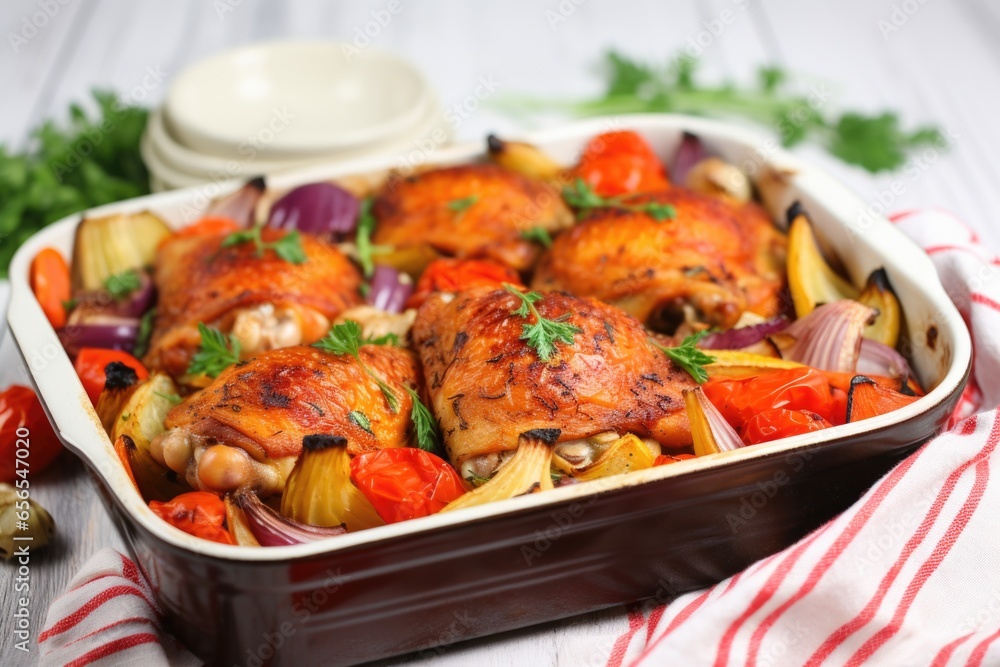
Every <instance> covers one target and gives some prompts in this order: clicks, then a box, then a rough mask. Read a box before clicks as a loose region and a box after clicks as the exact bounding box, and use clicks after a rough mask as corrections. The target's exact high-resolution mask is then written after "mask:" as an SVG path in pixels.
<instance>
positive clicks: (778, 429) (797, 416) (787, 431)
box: [740, 408, 833, 445]
mask: <svg viewBox="0 0 1000 667" xmlns="http://www.w3.org/2000/svg"><path fill="white" fill-rule="evenodd" d="M832 425H833V424H831V423H830V422H828V421H827V420H825V419H823V418H822V417H820V416H819V415H818V414H816V413H815V412H810V411H809V410H785V409H784V408H777V409H775V410H765V411H764V412H758V413H757V414H755V415H754V416H753V417H751V418H750V421H748V422H747V423H746V425H745V426H744V427H743V429H742V430H741V431H740V438H742V439H743V442H745V443H747V444H748V445H757V444H760V443H762V442H771V441H772V440H779V439H781V438H788V437H791V436H793V435H799V434H801V433H809V432H810V431H820V430H822V429H824V428H830V427H831V426H832Z"/></svg>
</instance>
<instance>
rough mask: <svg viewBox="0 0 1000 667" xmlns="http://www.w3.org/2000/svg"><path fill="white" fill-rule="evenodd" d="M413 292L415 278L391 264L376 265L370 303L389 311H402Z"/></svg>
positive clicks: (370, 291) (369, 294)
mask: <svg viewBox="0 0 1000 667" xmlns="http://www.w3.org/2000/svg"><path fill="white" fill-rule="evenodd" d="M411 294H413V279H412V278H410V276H408V275H407V274H405V273H401V272H399V271H397V270H396V269H394V268H392V267H391V266H384V265H382V264H379V265H378V266H376V267H375V275H374V276H373V277H372V285H371V290H369V292H368V303H370V304H371V305H373V306H375V307H376V308H379V309H381V310H384V311H385V312H387V313H401V312H403V308H404V307H405V304H406V301H407V300H408V299H409V298H410V295H411Z"/></svg>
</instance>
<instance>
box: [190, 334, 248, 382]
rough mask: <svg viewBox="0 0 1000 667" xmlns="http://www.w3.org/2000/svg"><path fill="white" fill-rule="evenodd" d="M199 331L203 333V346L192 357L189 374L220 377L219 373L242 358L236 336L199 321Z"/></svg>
mask: <svg viewBox="0 0 1000 667" xmlns="http://www.w3.org/2000/svg"><path fill="white" fill-rule="evenodd" d="M198 332H199V333H200V334H201V347H199V348H198V352H197V353H196V354H195V355H194V358H192V359H191V364H190V365H189V366H188V369H187V374H188V375H202V374H204V375H207V376H208V377H211V378H214V377H218V376H219V373H221V372H222V371H224V370H226V369H227V368H229V367H230V366H232V365H233V364H235V363H237V362H239V360H240V341H239V340H238V339H237V338H236V336H234V335H232V334H229V336H228V337H227V336H225V335H223V333H222V332H221V331H219V330H218V329H213V328H211V327H207V326H205V324H204V323H202V322H199V323H198Z"/></svg>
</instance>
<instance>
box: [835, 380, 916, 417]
mask: <svg viewBox="0 0 1000 667" xmlns="http://www.w3.org/2000/svg"><path fill="white" fill-rule="evenodd" d="M917 398H919V397H918V396H907V395H906V394H902V393H900V392H898V391H894V390H892V389H889V388H888V387H885V386H883V385H881V384H879V383H877V382H876V381H875V380H873V379H871V378H869V377H865V376H864V375H858V376H856V377H855V378H854V379H852V380H851V390H850V391H849V392H847V421H848V422H856V421H859V420H861V419H868V418H869V417H877V416H879V415H884V414H886V413H887V412H892V411H893V410H898V409H899V408H902V407H904V406H907V405H909V404H910V403H912V402H913V401H915V400H917Z"/></svg>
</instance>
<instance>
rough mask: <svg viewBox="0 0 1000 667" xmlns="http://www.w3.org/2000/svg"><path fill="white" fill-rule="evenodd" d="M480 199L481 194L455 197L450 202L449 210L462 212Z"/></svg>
mask: <svg viewBox="0 0 1000 667" xmlns="http://www.w3.org/2000/svg"><path fill="white" fill-rule="evenodd" d="M478 201H479V195H469V196H468V197H463V198H462V199H453V200H452V201H450V202H448V208H449V210H452V211H455V212H456V213H461V212H463V211H465V210H466V209H468V208H470V207H471V206H473V205H475V203H476V202H478Z"/></svg>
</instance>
